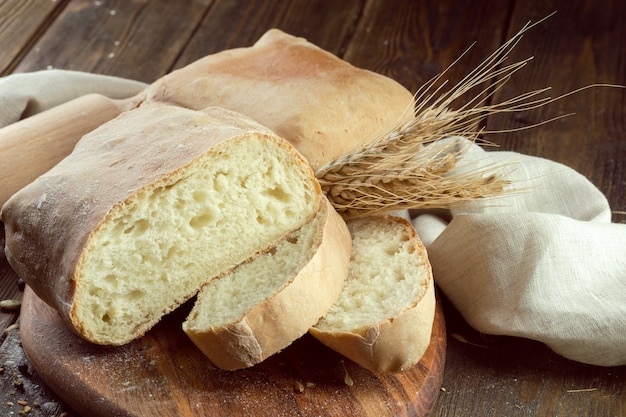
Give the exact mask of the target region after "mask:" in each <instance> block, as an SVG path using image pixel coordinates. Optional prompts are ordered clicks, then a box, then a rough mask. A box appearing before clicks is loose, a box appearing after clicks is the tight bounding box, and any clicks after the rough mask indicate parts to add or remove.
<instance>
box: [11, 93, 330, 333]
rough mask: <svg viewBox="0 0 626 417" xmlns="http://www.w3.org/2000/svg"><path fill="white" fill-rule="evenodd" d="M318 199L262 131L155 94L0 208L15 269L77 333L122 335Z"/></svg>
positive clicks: (299, 220) (302, 170)
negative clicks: (161, 100) (157, 100)
mask: <svg viewBox="0 0 626 417" xmlns="http://www.w3.org/2000/svg"><path fill="white" fill-rule="evenodd" d="M321 202H322V195H321V191H320V188H319V184H318V182H317V180H316V179H315V177H314V174H313V171H312V170H311V167H310V166H309V164H308V163H307V161H306V160H305V159H304V158H303V157H302V155H301V154H300V153H299V152H297V151H296V150H295V149H294V148H293V146H292V145H290V144H289V143H288V142H287V141H286V140H283V139H281V138H279V137H277V136H276V135H275V134H274V133H273V132H271V131H270V130H268V129H266V128H265V127H263V126H261V125H259V124H258V123H256V122H254V121H252V120H250V119H249V118H247V117H245V116H243V115H241V114H237V113H234V112H231V111H228V110H225V109H221V108H208V109H206V110H203V111H193V110H189V109H183V108H180V107H175V106H167V105H157V104H150V105H144V106H141V107H139V108H137V109H134V110H131V111H128V112H125V113H122V114H121V115H120V116H118V117H117V118H115V119H114V120H112V121H110V122H108V123H106V124H104V125H102V126H100V127H99V128H98V129H96V130H94V131H93V132H91V133H89V134H87V135H86V136H84V137H83V138H82V139H81V140H80V141H79V143H78V144H77V146H76V148H75V150H74V151H73V152H72V154H71V155H69V156H68V157H67V158H65V159H64V160H62V161H61V162H60V163H59V164H58V165H56V166H55V167H54V168H52V169H51V170H50V171H48V172H47V173H46V174H44V175H42V176H41V177H39V178H38V179H37V180H35V181H34V182H33V183H31V184H30V185H28V186H26V187H25V188H23V189H22V190H21V191H19V192H17V193H16V194H15V195H13V197H12V198H11V199H10V200H9V201H8V202H7V203H6V204H5V205H4V206H3V208H2V213H1V217H2V221H3V222H4V224H5V227H6V256H7V259H8V261H9V262H10V264H11V266H12V267H13V268H14V269H15V271H16V272H17V274H18V275H19V276H20V277H22V278H23V279H24V281H25V282H26V283H27V284H28V285H29V286H31V287H32V288H33V290H34V291H35V292H36V293H37V294H38V296H39V297H41V298H42V299H43V300H45V301H46V302H47V303H48V304H50V305H51V306H53V307H54V308H56V309H57V310H58V311H59V312H60V313H61V315H62V317H63V318H64V319H65V320H66V321H67V323H68V324H69V325H70V326H71V327H72V328H73V329H74V330H75V331H76V332H77V333H78V334H79V335H81V336H82V337H84V338H85V339H87V340H89V341H91V342H94V343H99V344H109V345H120V344H124V343H127V342H129V341H131V340H133V339H135V338H137V337H139V336H141V335H143V334H144V333H145V332H146V331H147V330H148V329H150V328H151V327H152V326H153V325H154V324H155V323H157V322H158V321H159V320H160V318H161V317H162V316H163V315H164V314H166V313H167V312H169V311H171V310H172V309H174V308H175V307H177V306H178V305H180V304H181V303H183V302H184V301H186V300H188V299H190V297H192V296H194V295H195V294H196V292H197V291H198V290H199V288H200V287H201V286H202V285H203V284H206V283H207V282H208V281H210V280H212V279H214V278H216V277H219V276H222V275H224V274H225V273H226V272H228V271H230V270H231V269H233V268H234V267H235V266H237V265H239V264H240V263H242V262H244V261H246V260H249V259H251V258H254V257H256V256H258V255H260V254H261V253H262V252H263V251H265V250H267V248H269V247H271V246H272V245H273V244H275V243H277V242H279V241H280V240H282V239H283V238H284V236H285V235H286V234H288V233H290V232H291V231H293V230H295V229H298V228H300V227H301V226H303V225H304V224H306V223H307V222H309V221H310V220H311V219H312V218H313V217H314V216H315V214H316V213H317V212H318V209H319V207H320V204H321Z"/></svg>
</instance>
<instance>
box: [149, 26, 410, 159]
mask: <svg viewBox="0 0 626 417" xmlns="http://www.w3.org/2000/svg"><path fill="white" fill-rule="evenodd" d="M144 96H145V97H144V99H145V100H146V101H156V102H162V103H172V104H176V105H179V106H183V107H188V108H191V109H202V108H205V107H207V106H220V107H225V108H228V109H231V110H235V111H238V112H241V113H243V114H246V115H248V116H250V117H251V118H253V119H254V120H256V121H258V122H259V123H261V124H262V125H263V126H267V127H268V128H270V129H272V130H273V131H274V132H276V134H278V135H279V136H280V137H283V138H285V139H287V140H288V141H289V142H291V143H292V144H293V145H294V146H295V147H296V149H298V150H299V151H300V152H301V153H302V154H303V155H304V156H305V157H306V158H307V160H308V161H309V163H310V164H311V166H312V167H313V169H314V170H317V168H319V167H320V166H321V165H323V164H325V163H326V162H329V161H331V160H333V159H335V158H337V157H339V156H341V155H343V154H345V153H346V152H348V151H351V150H353V149H354V148H357V147H359V146H361V145H362V144H365V143H368V142H370V141H371V140H372V139H373V138H374V137H375V136H376V135H377V134H379V133H380V132H381V131H385V132H386V131H387V130H389V129H390V128H393V127H395V126H396V124H397V123H398V122H400V121H408V120H410V119H412V118H413V116H414V106H415V103H414V100H413V94H412V93H411V92H410V91H409V90H407V89H406V88H405V87H404V86H402V85H401V84H400V83H398V82H397V81H395V80H392V79H391V78H389V77H385V76H384V75H381V74H377V73H374V72H372V71H368V70H365V69H362V68H357V67H355V66H353V65H351V64H350V63H348V62H347V61H344V60H342V59H340V58H338V57H337V56H335V55H333V54H332V53H330V52H328V51H325V50H323V49H321V48H319V47H318V46H316V45H314V44H312V43H310V42H308V41H306V40H305V39H303V38H299V37H295V36H292V35H289V34H287V33H284V32H282V31H280V30H279V29H271V30H269V31H267V32H266V33H265V34H264V35H263V36H262V37H261V38H260V39H259V40H258V41H257V42H256V43H255V44H254V45H253V46H251V47H246V48H236V49H229V50H226V51H222V52H219V53H216V54H212V55H208V56H206V57H204V58H202V59H199V60H197V61H195V62H192V63H191V64H189V65H187V66H185V67H183V68H180V69H178V70H176V71H173V72H171V73H170V74H168V75H166V76H164V77H162V78H160V79H159V80H158V81H156V82H155V83H153V84H152V85H150V86H149V87H148V88H147V89H146V91H145V92H144Z"/></svg>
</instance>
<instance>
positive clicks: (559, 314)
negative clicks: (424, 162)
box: [413, 138, 626, 366]
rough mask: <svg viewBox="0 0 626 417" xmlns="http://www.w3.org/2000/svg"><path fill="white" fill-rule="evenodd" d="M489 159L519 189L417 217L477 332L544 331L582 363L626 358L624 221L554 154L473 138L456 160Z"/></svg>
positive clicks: (440, 273) (441, 282) (539, 335)
mask: <svg viewBox="0 0 626 417" xmlns="http://www.w3.org/2000/svg"><path fill="white" fill-rule="evenodd" d="M450 141H456V143H457V145H458V146H461V147H467V146H468V142H467V141H465V140H464V139H460V138H453V139H450ZM458 146H457V147H458ZM489 164H491V166H493V165H494V164H495V165H498V166H501V167H502V168H501V169H502V170H504V171H506V174H507V178H508V179H510V180H511V181H512V185H511V188H512V190H514V189H518V190H517V191H513V192H511V193H510V194H508V195H507V196H505V197H500V198H496V199H492V200H489V201H483V202H480V203H473V204H467V205H465V206H464V207H459V208H456V209H453V210H451V211H450V212H449V213H447V214H448V215H449V217H450V218H451V220H450V221H449V223H448V221H446V220H444V218H443V217H437V216H434V215H431V214H421V215H420V214H418V215H416V216H415V217H414V219H413V225H414V226H415V228H416V229H417V231H418V233H419V234H420V236H422V238H423V239H424V242H425V245H426V247H427V250H428V254H429V258H430V260H431V263H432V266H433V274H434V277H435V281H436V283H437V285H438V286H439V287H440V288H441V290H442V291H443V292H444V293H445V294H446V296H447V297H448V298H449V299H450V301H451V302H452V303H453V304H454V305H455V307H456V308H457V309H458V310H459V312H460V313H461V314H462V315H463V317H464V318H465V319H466V320H467V322H468V323H469V324H470V325H471V326H472V327H474V328H475V329H477V330H478V331H480V332H483V333H487V334H494V335H509V336H519V337H525V338H529V339H533V340H538V341H541V342H543V343H545V344H547V345H548V346H549V347H550V348H552V349H553V350H554V351H555V352H557V353H559V354H560V355H563V356H565V357H566V358H569V359H572V360H575V361H579V362H584V363H589V364H594V365H603V366H614V365H623V364H626V224H612V223H611V222H610V221H611V211H610V208H609V205H608V202H607V200H606V198H605V197H604V196H603V195H602V193H601V192H600V191H599V190H597V189H596V188H595V187H594V186H593V185H592V184H591V183H590V182H589V181H588V180H587V179H586V178H584V177H583V176H582V175H580V174H579V173H577V172H576V171H574V170H572V169H570V168H568V167H566V166H564V165H561V164H558V163H556V162H553V161H549V160H546V159H542V158H537V157H531V156H527V155H521V154H517V153H513V152H503V151H495V152H485V151H484V150H482V149H481V148H479V147H478V146H476V145H471V144H469V149H468V151H467V153H466V154H465V155H464V158H463V162H462V164H460V165H459V167H458V169H461V170H463V169H471V168H472V167H476V166H480V165H484V166H486V165H489Z"/></svg>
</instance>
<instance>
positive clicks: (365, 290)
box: [316, 216, 429, 332]
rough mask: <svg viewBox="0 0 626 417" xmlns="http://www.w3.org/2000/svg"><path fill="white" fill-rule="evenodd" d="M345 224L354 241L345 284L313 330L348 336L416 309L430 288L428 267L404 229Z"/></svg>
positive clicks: (368, 222)
mask: <svg viewBox="0 0 626 417" xmlns="http://www.w3.org/2000/svg"><path fill="white" fill-rule="evenodd" d="M374 218H375V219H380V220H375V221H373V220H372V219H371V218H363V219H357V220H350V221H348V222H347V224H348V228H349V229H350V233H351V235H352V254H351V258H350V270H349V273H348V279H347V281H346V285H345V287H344V290H343V292H342V293H341V295H340V297H339V300H337V302H336V303H335V304H334V305H333V306H332V307H331V309H330V310H329V311H328V313H327V314H326V315H325V316H324V318H322V319H321V320H320V322H319V323H318V324H317V325H316V328H318V329H319V330H322V331H325V330H326V331H334V332H339V331H345V332H348V331H351V330H355V329H358V328H361V327H363V326H372V325H374V324H376V323H381V322H384V321H386V320H388V319H390V318H393V317H395V316H397V315H399V314H400V313H402V312H403V311H405V310H407V309H409V308H411V307H413V306H415V304H416V302H418V301H419V300H420V299H421V298H422V296H423V294H424V293H425V292H426V289H427V287H428V285H429V275H428V274H429V272H428V271H429V266H428V265H426V264H425V261H424V257H422V256H421V255H420V254H419V253H417V251H418V247H417V246H416V244H415V241H414V239H413V237H412V236H411V235H410V234H409V233H408V230H409V229H407V228H406V227H405V226H404V225H401V224H400V223H397V222H396V221H389V220H384V218H382V217H378V216H376V217H374Z"/></svg>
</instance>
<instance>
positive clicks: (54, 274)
mask: <svg viewBox="0 0 626 417" xmlns="http://www.w3.org/2000/svg"><path fill="white" fill-rule="evenodd" d="M131 136H132V138H131ZM249 136H255V137H262V138H263V139H264V140H267V141H268V143H270V142H272V143H274V144H276V145H277V146H280V147H284V148H285V149H286V150H288V152H290V153H291V154H292V155H293V156H294V158H295V160H297V161H298V164H299V165H300V166H301V167H302V169H304V170H306V172H308V175H309V176H310V177H311V178H314V175H313V172H312V170H311V169H310V167H309V166H308V163H307V161H306V160H305V159H304V157H302V155H301V154H299V153H298V152H297V151H296V150H295V149H294V148H293V147H292V146H291V145H290V144H289V143H288V142H287V141H285V140H283V139H281V138H278V137H277V136H276V135H275V134H274V133H273V132H271V131H270V130H269V129H267V128H265V127H263V126H261V125H259V124H258V123H256V122H254V121H253V120H251V119H249V118H247V117H245V116H243V115H239V114H236V113H234V112H231V111H228V110H225V109H220V108H208V109H205V111H202V112H195V111H190V110H187V109H183V108H177V107H174V106H167V105H161V104H150V105H145V106H141V107H140V108H138V109H135V110H132V111H128V112H125V113H122V114H121V115H120V116H118V118H116V119H114V120H113V121H111V122H109V123H106V124H104V125H102V126H100V127H99V128H98V129H96V130H94V131H93V132H91V133H89V134H87V135H85V136H84V137H83V138H82V139H81V140H80V141H79V143H78V144H77V145H76V148H75V149H74V152H73V153H72V154H71V155H69V156H68V157H67V158H65V159H64V160H62V161H61V162H60V163H59V164H58V165H57V166H56V167H55V168H53V169H52V170H51V171H49V172H47V173H45V174H44V175H42V176H41V177H39V178H38V179H37V180H36V181H34V182H33V183H31V184H29V185H28V186H26V187H25V188H23V189H22V190H21V191H19V192H18V193H16V194H15V195H13V197H12V198H11V199H9V201H8V202H7V203H6V204H5V205H4V206H3V208H2V212H1V218H2V221H3V222H4V224H5V229H6V248H5V253H6V257H7V260H8V261H9V263H10V265H11V266H12V267H13V269H14V270H15V271H16V273H17V274H18V275H19V276H20V277H21V278H22V279H24V281H25V282H26V283H27V284H28V285H29V286H30V287H32V289H33V290H34V291H35V293H36V294H37V295H38V296H39V297H40V298H42V299H43V300H44V301H45V302H47V303H48V304H49V305H51V306H52V307H53V308H55V309H56V310H57V311H59V313H60V314H61V316H62V317H63V319H64V320H65V321H66V322H67V323H68V324H69V325H70V327H71V328H72V329H73V330H75V331H76V332H77V333H78V334H79V335H80V336H82V337H83V338H86V339H87V340H90V341H92V342H95V343H102V344H122V343H126V342H127V341H130V339H134V338H136V337H139V336H141V335H143V334H144V333H145V331H147V330H148V329H149V328H151V327H152V326H153V325H154V324H155V323H156V321H158V320H153V321H151V322H145V323H138V328H137V330H136V334H134V335H132V337H131V338H130V339H129V340H124V341H116V342H112V343H111V342H110V341H107V340H102V339H99V338H98V336H96V335H93V334H90V331H89V329H88V328H85V327H84V326H83V324H82V323H81V322H80V321H79V320H78V319H77V317H76V315H75V309H76V301H77V300H75V298H74V295H75V294H76V292H77V289H78V288H79V286H80V282H79V280H78V279H77V272H78V271H80V267H81V263H82V259H83V257H84V248H85V247H86V245H87V244H88V242H89V241H90V240H91V239H92V237H93V235H94V234H95V233H96V232H97V230H98V228H99V227H100V226H101V225H102V224H103V223H104V222H106V221H107V220H108V219H110V218H111V217H112V216H113V215H114V214H115V213H116V212H117V211H119V210H122V209H123V208H124V206H125V205H127V204H129V202H130V201H132V200H133V198H134V196H135V195H136V194H137V193H138V192H139V191H141V190H144V189H146V188H157V187H160V186H164V185H167V184H169V183H171V182H172V181H175V180H176V178H177V177H178V176H180V175H181V173H182V172H183V171H184V169H185V168H186V167H187V166H188V165H190V164H192V163H193V162H194V161H195V160H197V159H198V158H200V157H201V156H202V155H204V154H206V153H207V152H219V150H220V148H221V146H223V144H225V143H226V142H229V141H233V140H245V139H246V138H247V137H249ZM199 138H201V140H199ZM127 139H128V140H127ZM312 183H313V184H314V186H315V187H316V188H315V192H316V193H318V194H319V195H320V196H321V191H320V190H319V185H318V184H317V183H316V181H314V180H312ZM313 214H314V213H312V214H311V216H312V215H313ZM260 249H261V248H260ZM250 256H255V254H250ZM234 266H235V265H233V267H234ZM196 290H197V289H196ZM194 294H195V291H194V292H192V293H190V294H187V296H186V297H184V298H183V299H179V300H175V302H174V303H173V304H172V305H170V306H164V307H163V308H164V311H163V313H164V314H165V313H167V312H169V311H171V310H173V309H174V308H175V307H177V306H178V305H180V304H181V303H183V302H184V301H186V300H187V299H189V298H190V297H192V296H193V295H194Z"/></svg>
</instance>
